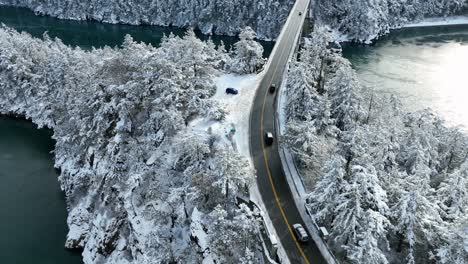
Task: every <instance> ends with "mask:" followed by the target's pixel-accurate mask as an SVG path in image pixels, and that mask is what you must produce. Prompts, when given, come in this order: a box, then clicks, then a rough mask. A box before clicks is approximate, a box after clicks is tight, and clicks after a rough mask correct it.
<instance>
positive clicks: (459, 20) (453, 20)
mask: <svg viewBox="0 0 468 264" xmlns="http://www.w3.org/2000/svg"><path fill="white" fill-rule="evenodd" d="M467 24H468V16H451V17H434V18H427V19H424V20H422V21H420V22H416V23H411V24H406V25H404V26H402V28H414V27H434V26H450V25H467Z"/></svg>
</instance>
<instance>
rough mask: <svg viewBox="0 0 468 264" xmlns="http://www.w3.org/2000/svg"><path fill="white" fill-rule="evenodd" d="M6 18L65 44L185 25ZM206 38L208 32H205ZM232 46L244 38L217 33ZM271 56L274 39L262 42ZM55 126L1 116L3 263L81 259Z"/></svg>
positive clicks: (143, 35)
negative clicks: (71, 234)
mask: <svg viewBox="0 0 468 264" xmlns="http://www.w3.org/2000/svg"><path fill="white" fill-rule="evenodd" d="M0 23H3V24H5V25H6V26H8V27H11V28H14V29H16V30H18V31H25V32H28V33H29V34H31V35H33V36H35V37H42V35H43V34H44V32H46V31H47V32H48V34H49V36H51V37H58V38H60V39H61V40H62V41H63V42H64V43H65V44H67V45H72V46H80V47H81V48H84V49H90V48H91V47H103V46H106V45H107V46H119V45H120V44H121V43H122V41H123V38H124V36H125V35H126V34H130V35H131V36H132V37H133V38H134V39H135V40H137V41H143V42H146V43H151V44H152V45H153V46H158V45H159V44H160V41H161V38H162V37H163V36H164V34H166V35H169V34H170V33H171V32H173V33H174V34H176V35H178V36H182V35H183V34H184V32H185V30H182V29H179V28H171V27H158V26H128V25H111V24H102V23H98V22H90V21H70V20H60V19H55V18H51V17H47V16H36V15H34V13H33V12H31V11H29V10H28V9H25V8H13V7H0ZM198 36H199V37H200V38H202V39H205V40H206V39H208V37H207V36H203V35H201V34H199V32H198ZM211 38H212V40H213V41H214V43H215V44H219V43H220V42H221V41H223V42H224V43H225V44H226V47H227V48H229V47H230V46H231V45H232V44H234V43H235V42H236V41H237V40H238V39H237V38H234V37H225V36H211ZM261 44H262V45H263V46H264V48H265V53H264V56H269V54H270V52H271V49H272V48H273V45H274V43H273V42H261ZM51 135H52V132H51V131H48V130H37V129H36V127H35V126H34V125H33V124H31V123H30V122H28V121H21V120H15V119H9V118H1V117H0V181H1V184H0V208H1V210H0V234H1V235H0V263H2V264H3V263H4V264H65V263H67V264H77V263H82V261H81V256H80V255H81V254H80V253H79V252H70V251H67V250H65V249H64V244H65V238H66V234H67V232H68V228H67V225H66V217H67V212H66V209H65V208H66V207H65V201H64V194H63V193H62V192H61V191H60V188H59V184H58V181H57V177H58V174H57V172H56V171H55V170H54V168H53V156H52V155H51V154H50V151H52V150H53V148H54V141H53V140H52V139H51Z"/></svg>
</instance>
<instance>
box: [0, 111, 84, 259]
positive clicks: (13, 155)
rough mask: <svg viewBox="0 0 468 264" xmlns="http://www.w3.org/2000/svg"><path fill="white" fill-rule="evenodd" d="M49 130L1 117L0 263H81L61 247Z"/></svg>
mask: <svg viewBox="0 0 468 264" xmlns="http://www.w3.org/2000/svg"><path fill="white" fill-rule="evenodd" d="M51 135H52V131H50V130H45V129H41V130H38V129H36V127H35V126H34V125H33V124H31V122H28V121H24V120H15V119H10V118H5V117H0V181H1V184H0V208H1V210H0V234H1V236H0V263H2V264H62V263H69V264H74V263H82V262H81V254H80V253H79V252H70V251H67V250H65V249H64V244H65V237H66V234H67V232H68V227H67V224H66V217H67V212H66V209H65V201H64V195H63V193H62V192H61V191H60V188H59V184H58V181H57V177H58V174H57V172H56V171H55V170H54V168H53V165H52V158H53V157H52V154H50V151H52V150H53V148H54V141H53V140H52V139H51Z"/></svg>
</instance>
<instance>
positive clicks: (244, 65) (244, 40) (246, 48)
mask: <svg viewBox="0 0 468 264" xmlns="http://www.w3.org/2000/svg"><path fill="white" fill-rule="evenodd" d="M256 37H257V35H256V33H255V31H253V30H252V28H250V27H246V28H244V29H243V30H242V32H241V33H240V34H239V38H240V40H239V41H238V42H237V43H235V44H234V58H232V60H231V63H230V65H229V69H230V70H231V71H232V72H236V73H239V74H245V73H256V72H258V71H260V70H261V69H262V66H263V64H264V63H265V59H264V58H263V47H262V45H260V43H258V42H257V41H255V38H256Z"/></svg>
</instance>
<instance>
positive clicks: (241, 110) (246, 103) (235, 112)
mask: <svg viewBox="0 0 468 264" xmlns="http://www.w3.org/2000/svg"><path fill="white" fill-rule="evenodd" d="M261 79H262V74H249V75H237V74H222V75H220V76H218V77H216V78H215V79H214V81H215V84H216V87H217V91H216V94H215V95H214V96H213V99H215V100H217V101H218V102H219V103H221V104H222V106H223V107H224V109H225V110H226V111H227V115H226V118H225V120H224V121H222V122H217V121H213V120H207V119H205V118H200V119H197V120H194V121H192V122H191V124H190V126H191V127H192V130H193V131H195V132H199V133H204V132H206V131H207V130H208V129H210V128H211V130H212V132H213V133H214V134H217V135H224V136H225V137H223V140H228V141H230V143H231V145H232V146H233V148H234V149H235V150H237V151H239V153H240V154H242V155H243V156H245V157H246V158H248V159H249V160H250V150H249V119H250V108H251V107H252V103H253V99H254V97H255V91H256V88H257V86H258V84H259V82H260V80H261ZM229 87H231V88H234V89H236V90H238V91H239V94H237V95H230V94H226V88H229Z"/></svg>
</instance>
